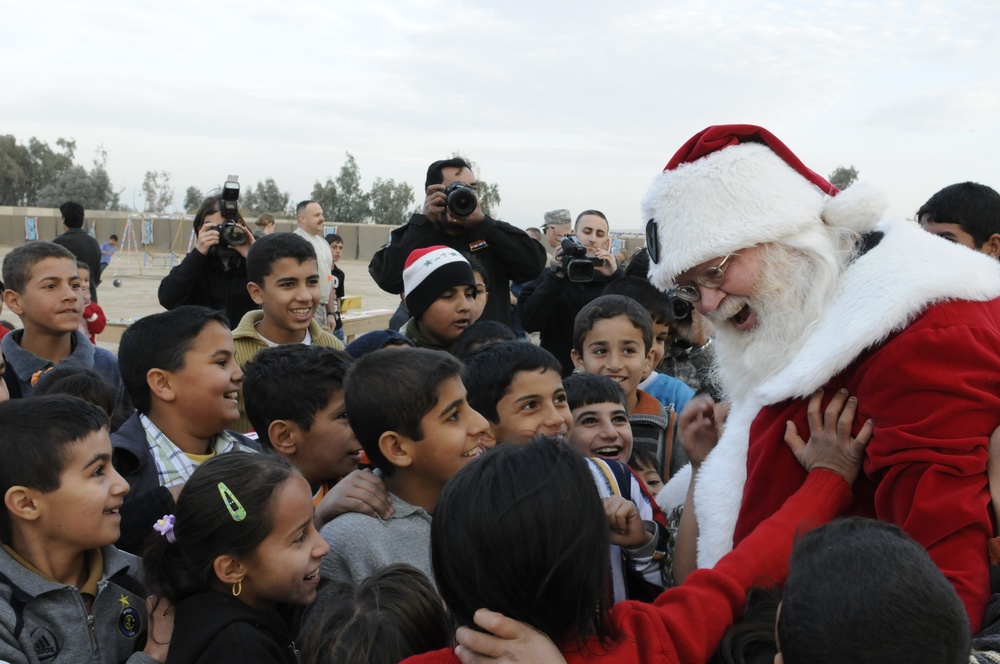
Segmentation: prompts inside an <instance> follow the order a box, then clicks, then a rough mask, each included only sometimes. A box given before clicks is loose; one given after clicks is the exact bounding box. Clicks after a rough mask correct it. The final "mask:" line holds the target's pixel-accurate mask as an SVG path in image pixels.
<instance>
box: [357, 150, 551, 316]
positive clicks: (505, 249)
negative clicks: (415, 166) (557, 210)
mask: <svg viewBox="0 0 1000 664" xmlns="http://www.w3.org/2000/svg"><path fill="white" fill-rule="evenodd" d="M424 188H425V191H426V193H427V197H426V198H425V199H424V207H423V211H422V213H421V214H415V215H413V216H412V217H410V220H409V222H408V223H406V224H405V225H404V226H400V227H399V228H397V229H395V230H393V231H392V234H391V236H390V240H389V243H388V244H386V245H385V246H384V247H382V248H381V249H379V250H378V251H377V252H375V255H374V256H372V260H371V263H369V265H368V272H369V274H371V276H372V278H373V279H374V280H375V283H377V284H378V285H379V287H380V288H381V289H382V290H384V291H386V292H388V293H401V292H402V291H403V264H404V263H405V262H406V258H407V256H409V255H410V252H412V251H413V250H414V249H421V248H423V247H431V246H434V245H439V244H441V245H445V246H447V247H451V248H452V249H455V250H457V251H458V252H460V253H467V254H472V255H473V256H475V257H476V258H477V259H479V261H480V262H481V263H482V264H483V266H484V267H485V268H486V272H487V275H488V276H489V283H490V284H491V287H492V288H493V289H500V291H497V292H501V291H506V290H507V288H508V287H509V285H510V282H511V281H514V282H522V281H530V280H532V279H534V278H535V277H537V276H538V273H539V272H541V271H542V268H543V267H544V266H545V250H544V249H543V248H542V245H541V244H539V243H538V242H536V241H535V240H532V239H531V237H530V236H528V234H527V233H525V232H524V231H522V230H521V229H520V228H517V227H515V226H511V225H510V224H508V223H506V222H503V221H499V220H496V219H491V218H490V217H488V216H486V215H485V214H483V211H482V209H481V207H480V205H479V194H478V191H477V190H478V188H479V183H478V182H476V176H475V175H474V174H473V172H472V167H471V166H470V165H469V163H468V162H467V161H465V160H464V159H462V158H461V157H454V158H452V159H445V160H442V161H436V162H434V163H433V164H431V165H430V167H429V168H428V169H427V179H426V180H425V183H424ZM482 318H483V319H486V320H495V321H498V322H500V323H503V324H504V325H507V326H510V304H509V301H508V300H507V298H506V297H491V298H489V299H488V300H487V302H486V306H485V308H484V310H483V315H482Z"/></svg>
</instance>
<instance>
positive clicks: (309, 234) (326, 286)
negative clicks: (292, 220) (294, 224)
mask: <svg viewBox="0 0 1000 664" xmlns="http://www.w3.org/2000/svg"><path fill="white" fill-rule="evenodd" d="M295 214H296V215H297V216H298V220H299V226H298V228H296V229H295V234H296V235H301V236H302V237H304V238H305V239H306V240H308V241H309V243H310V244H312V246H313V249H314V250H315V251H316V265H317V267H318V268H319V306H318V307H316V321H317V322H318V323H319V324H320V327H322V328H323V329H326V330H332V329H333V328H334V326H335V325H336V320H335V318H334V312H335V311H336V308H335V307H331V306H330V278H331V276H332V275H331V270H332V269H333V254H332V253H331V252H330V245H329V244H327V241H326V239H325V238H324V237H323V222H324V221H325V220H324V219H323V208H322V207H321V206H320V204H319V203H317V202H316V201H302V202H301V203H299V204H298V205H297V206H296V208H295ZM328 307H330V308H328Z"/></svg>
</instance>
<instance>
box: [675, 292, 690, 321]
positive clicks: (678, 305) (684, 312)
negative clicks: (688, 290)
mask: <svg viewBox="0 0 1000 664" xmlns="http://www.w3.org/2000/svg"><path fill="white" fill-rule="evenodd" d="M670 304H671V306H672V307H673V309H674V320H687V319H688V318H690V317H691V310H692V309H693V307H692V306H691V303H690V302H688V301H687V300H682V299H681V298H679V297H677V296H673V298H672V299H671V301H670Z"/></svg>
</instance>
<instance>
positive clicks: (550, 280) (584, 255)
mask: <svg viewBox="0 0 1000 664" xmlns="http://www.w3.org/2000/svg"><path fill="white" fill-rule="evenodd" d="M609 231H610V229H609V226H608V218H607V217H606V216H604V213H602V212H599V211H597V210H584V211H583V212H581V213H580V214H579V215H578V216H577V218H576V225H575V226H574V233H575V235H566V236H564V237H563V238H562V241H561V242H560V246H559V248H558V249H556V251H555V253H554V254H553V256H552V265H551V266H550V267H547V268H545V271H544V272H542V275H541V276H540V277H539V278H537V279H535V280H534V281H532V282H530V283H527V284H524V286H523V287H522V289H521V294H520V295H519V296H518V298H517V317H518V319H519V320H520V321H521V326H522V327H523V328H524V329H525V330H526V331H528V332H541V344H540V345H541V347H542V348H544V349H546V350H548V351H549V352H550V353H552V354H553V355H555V356H556V358H557V359H558V360H559V363H560V364H562V368H563V376H564V377H565V376H568V375H570V374H571V373H573V369H574V366H573V361H572V359H570V350H572V348H573V321H574V320H575V319H576V314H577V313H578V312H579V311H580V309H582V308H583V307H584V305H586V304H587V303H589V302H590V301H591V300H593V299H595V298H598V297H600V296H601V294H602V293H603V292H604V287H605V286H607V285H608V283H609V282H611V281H614V280H616V279H619V278H621V277H622V275H623V274H624V273H623V272H622V270H621V269H620V268H619V267H618V261H616V260H615V257H614V255H612V254H611V252H610V251H609V249H610V248H611V236H610V233H609Z"/></svg>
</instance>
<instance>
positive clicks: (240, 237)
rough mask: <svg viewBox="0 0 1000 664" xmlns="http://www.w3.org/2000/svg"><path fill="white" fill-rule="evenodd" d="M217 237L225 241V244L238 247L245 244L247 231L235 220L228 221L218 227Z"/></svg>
mask: <svg viewBox="0 0 1000 664" xmlns="http://www.w3.org/2000/svg"><path fill="white" fill-rule="evenodd" d="M219 237H221V238H222V239H223V240H225V241H226V244H228V245H230V246H232V247H239V246H242V245H243V244H246V241H247V232H246V231H245V230H243V227H242V226H240V225H239V224H237V223H235V222H229V223H227V224H223V225H222V227H221V228H220V229H219Z"/></svg>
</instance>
